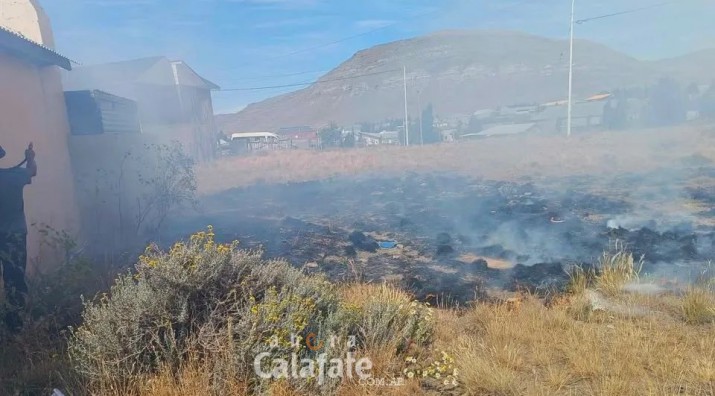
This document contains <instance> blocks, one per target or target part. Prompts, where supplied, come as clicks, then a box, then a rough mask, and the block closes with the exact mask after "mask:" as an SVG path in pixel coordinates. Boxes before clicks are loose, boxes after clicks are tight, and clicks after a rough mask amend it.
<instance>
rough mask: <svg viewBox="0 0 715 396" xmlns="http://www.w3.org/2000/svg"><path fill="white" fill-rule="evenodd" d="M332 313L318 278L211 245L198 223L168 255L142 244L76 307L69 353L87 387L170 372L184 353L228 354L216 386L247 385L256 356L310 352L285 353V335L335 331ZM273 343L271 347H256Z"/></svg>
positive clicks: (331, 290)
mask: <svg viewBox="0 0 715 396" xmlns="http://www.w3.org/2000/svg"><path fill="white" fill-rule="evenodd" d="M338 311H339V308H338V297H337V293H336V291H335V287H334V286H332V285H331V284H330V283H329V282H328V281H327V280H325V279H324V278H322V277H317V276H311V277H309V276H306V275H303V274H301V273H300V271H298V270H296V269H294V268H293V267H291V266H290V265H289V264H287V263H286V262H283V261H266V260H264V259H262V252H260V251H246V250H239V249H238V243H237V242H233V243H229V244H223V243H218V242H217V241H216V240H215V235H214V231H213V228H212V227H208V229H207V230H205V231H202V232H198V233H196V234H194V235H192V236H191V237H190V238H188V240H187V241H184V242H178V243H176V244H174V245H173V246H171V247H169V248H168V250H163V249H161V248H160V247H159V246H157V245H150V246H149V247H147V249H146V250H145V251H144V253H143V254H142V255H141V257H139V259H138V261H137V264H136V266H135V271H133V272H132V273H126V274H122V275H120V276H119V277H118V278H117V280H116V282H115V284H114V286H113V287H112V288H111V290H110V292H109V293H107V294H105V295H103V296H100V297H99V298H97V299H95V300H93V301H87V302H85V306H84V311H83V315H82V316H83V323H82V325H81V326H79V327H78V328H76V329H72V332H71V339H70V345H69V355H70V358H71V361H72V363H73V366H74V368H75V370H76V371H77V372H78V373H79V374H81V375H82V376H83V377H84V378H85V379H86V380H87V381H88V382H90V383H92V382H98V383H100V384H101V383H103V382H107V381H109V380H110V379H111V381H113V382H114V383H117V382H119V383H126V382H130V381H132V380H135V379H137V378H141V376H142V375H146V374H149V373H153V372H156V371H157V370H159V369H162V368H164V369H165V368H166V367H174V368H177V367H180V366H181V364H182V362H183V361H185V359H187V356H189V355H190V354H191V355H198V356H226V354H228V355H229V356H228V357H227V358H222V359H223V360H220V361H225V362H226V364H225V366H224V367H217V368H216V373H214V374H215V377H216V381H221V378H223V377H225V376H227V375H228V376H231V377H233V378H235V377H239V378H241V377H244V378H245V379H246V380H249V379H252V378H255V374H254V373H253V366H252V359H253V357H254V356H255V355H256V354H257V353H260V352H262V351H270V352H271V353H275V354H281V353H284V352H300V353H301V356H302V355H304V354H307V353H311V352H310V351H305V350H304V348H303V349H301V348H299V350H298V351H296V350H294V349H291V345H290V336H291V335H292V334H302V335H305V334H308V333H315V334H324V333H330V332H332V330H331V328H330V326H333V327H335V328H336V329H339V328H340V325H339V324H337V323H338V319H335V318H338V316H339V315H336V313H337V312H338ZM336 331H337V330H336ZM273 339H276V340H280V343H281V345H279V348H274V346H273V345H270V343H267V342H266V341H267V340H273ZM256 386H263V384H260V383H258V384H256Z"/></svg>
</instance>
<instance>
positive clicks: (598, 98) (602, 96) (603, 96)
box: [586, 93, 611, 102]
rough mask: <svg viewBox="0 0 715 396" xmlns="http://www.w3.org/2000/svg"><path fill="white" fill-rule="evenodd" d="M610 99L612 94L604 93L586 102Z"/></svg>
mask: <svg viewBox="0 0 715 396" xmlns="http://www.w3.org/2000/svg"><path fill="white" fill-rule="evenodd" d="M610 97H611V94H610V93H602V94H598V95H593V96H591V97H589V98H587V99H586V100H587V101H589V102H593V101H598V100H604V99H608V98H610Z"/></svg>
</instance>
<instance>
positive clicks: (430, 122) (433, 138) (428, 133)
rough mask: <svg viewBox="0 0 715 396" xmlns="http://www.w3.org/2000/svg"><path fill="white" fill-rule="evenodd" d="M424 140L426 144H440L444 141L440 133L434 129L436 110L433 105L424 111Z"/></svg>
mask: <svg viewBox="0 0 715 396" xmlns="http://www.w3.org/2000/svg"><path fill="white" fill-rule="evenodd" d="M422 140H423V141H424V142H425V144H432V143H439V142H441V141H442V137H441V136H440V134H439V131H437V130H435V128H434V108H433V107H432V103H430V104H429V105H428V106H427V108H425V109H424V110H423V111H422Z"/></svg>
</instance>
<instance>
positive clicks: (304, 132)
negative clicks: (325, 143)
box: [278, 126, 318, 140]
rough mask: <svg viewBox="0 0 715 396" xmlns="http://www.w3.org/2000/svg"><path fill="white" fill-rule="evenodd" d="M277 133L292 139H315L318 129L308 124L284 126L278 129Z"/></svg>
mask: <svg viewBox="0 0 715 396" xmlns="http://www.w3.org/2000/svg"><path fill="white" fill-rule="evenodd" d="M278 135H280V136H283V137H285V138H288V139H293V140H317V139H318V130H317V129H315V128H313V127H310V126H296V127H284V128H280V129H279V130H278Z"/></svg>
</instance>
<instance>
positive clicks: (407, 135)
mask: <svg viewBox="0 0 715 396" xmlns="http://www.w3.org/2000/svg"><path fill="white" fill-rule="evenodd" d="M402 80H403V82H404V85H405V146H409V145H410V127H409V126H408V125H407V66H402Z"/></svg>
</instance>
